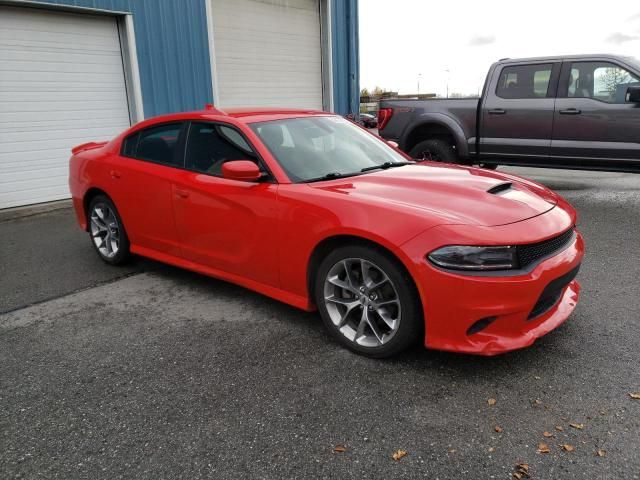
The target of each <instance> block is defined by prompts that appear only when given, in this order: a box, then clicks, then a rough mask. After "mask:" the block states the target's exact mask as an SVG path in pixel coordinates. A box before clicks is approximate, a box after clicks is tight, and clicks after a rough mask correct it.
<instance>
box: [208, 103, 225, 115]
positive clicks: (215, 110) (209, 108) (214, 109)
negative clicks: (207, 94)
mask: <svg viewBox="0 0 640 480" xmlns="http://www.w3.org/2000/svg"><path fill="white" fill-rule="evenodd" d="M204 109H205V110H209V111H212V112H215V113H217V114H220V115H226V113H225V112H223V111H222V110H220V109H218V108H216V107H215V105H214V104H213V103H205V104H204Z"/></svg>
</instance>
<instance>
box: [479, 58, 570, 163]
mask: <svg viewBox="0 0 640 480" xmlns="http://www.w3.org/2000/svg"><path fill="white" fill-rule="evenodd" d="M560 65H561V63H560V62H548V61H547V62H546V63H523V64H505V65H500V64H498V66H497V67H496V69H495V70H494V72H493V75H491V77H490V78H489V79H488V81H489V85H488V86H487V88H486V89H485V100H484V105H483V107H482V112H481V123H480V142H479V153H480V157H482V158H483V159H492V158H493V159H495V160H504V159H508V160H509V161H508V163H519V162H523V163H524V162H527V161H531V160H534V161H535V160H536V159H537V160H538V161H540V159H543V160H544V159H547V158H548V156H549V154H550V148H551V135H552V131H553V111H554V103H555V96H556V87H557V79H558V76H559V73H560Z"/></svg>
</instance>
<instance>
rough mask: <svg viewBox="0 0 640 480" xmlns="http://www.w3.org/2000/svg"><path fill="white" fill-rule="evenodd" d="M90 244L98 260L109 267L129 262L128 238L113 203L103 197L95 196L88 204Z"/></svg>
mask: <svg viewBox="0 0 640 480" xmlns="http://www.w3.org/2000/svg"><path fill="white" fill-rule="evenodd" d="M87 220H88V222H89V235H90V237H91V244H92V245H93V247H94V248H95V250H96V252H98V255H100V258H102V260H104V261H105V262H107V263H109V264H111V265H121V264H123V263H125V262H126V261H127V260H129V257H130V255H131V254H130V252H129V237H127V232H126V230H125V229H124V225H123V224H122V219H121V218H120V215H119V214H118V210H117V209H116V206H115V205H114V204H113V202H112V201H111V200H110V199H109V198H108V197H106V196H105V195H97V196H96V197H94V198H93V199H92V200H91V202H90V203H89V211H88V213H87Z"/></svg>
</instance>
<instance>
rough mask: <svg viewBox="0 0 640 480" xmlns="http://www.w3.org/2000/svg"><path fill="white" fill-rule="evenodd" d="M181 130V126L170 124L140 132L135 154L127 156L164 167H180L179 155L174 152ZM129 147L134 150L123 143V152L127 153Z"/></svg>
mask: <svg viewBox="0 0 640 480" xmlns="http://www.w3.org/2000/svg"><path fill="white" fill-rule="evenodd" d="M181 128H182V124H180V123H171V124H166V125H159V126H157V127H151V128H147V129H145V130H142V131H140V132H139V133H138V134H137V136H138V141H137V147H136V148H135V152H133V151H132V154H131V155H127V156H132V157H134V158H139V159H140V160H149V161H151V162H156V163H162V164H164V165H171V166H175V167H181V166H182V159H181V158H180V157H181V155H179V154H178V152H176V148H177V145H178V137H179V136H180V129H181ZM134 136H136V135H134ZM130 138H133V137H130ZM127 140H129V139H127ZM130 147H131V148H132V149H133V148H134V147H133V146H130V145H129V144H128V143H127V142H126V141H125V145H124V150H127V151H129V148H130Z"/></svg>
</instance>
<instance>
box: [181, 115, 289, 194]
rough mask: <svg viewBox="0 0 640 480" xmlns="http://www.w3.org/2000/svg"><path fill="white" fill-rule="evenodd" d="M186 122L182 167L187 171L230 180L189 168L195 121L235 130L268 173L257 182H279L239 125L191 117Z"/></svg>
mask: <svg viewBox="0 0 640 480" xmlns="http://www.w3.org/2000/svg"><path fill="white" fill-rule="evenodd" d="M185 123H186V124H187V126H186V128H185V131H184V139H183V144H182V169H183V170H186V171H187V172H192V173H197V174H198V175H207V176H209V177H213V178H220V179H223V180H229V179H228V178H225V177H224V176H223V175H217V174H214V173H208V172H201V171H199V170H194V169H192V168H187V148H188V147H189V133H190V132H191V125H192V124H194V123H201V124H207V125H214V126H216V125H218V126H222V127H227V128H230V129H232V130H235V131H236V132H237V133H238V134H239V135H240V136H241V137H242V139H243V140H244V141H245V142H246V143H247V145H249V147H250V148H251V150H253V153H254V155H255V156H256V160H257V161H258V167H259V168H260V171H261V172H264V173H266V175H265V176H263V177H262V178H261V179H259V180H258V182H257V183H278V182H277V180H276V177H275V175H274V174H273V172H272V171H271V169H270V168H269V166H268V165H267V162H265V161H264V158H263V157H262V155H260V152H259V150H258V149H257V148H256V146H255V145H254V144H253V143H252V142H251V140H249V138H247V136H246V135H245V133H244V132H243V131H242V129H241V128H239V127H238V126H237V125H234V124H232V123H228V122H225V121H222V120H206V119H191V120H187V121H186V122H185ZM247 160H248V159H247ZM229 161H233V160H229ZM254 183H256V182H254Z"/></svg>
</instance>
